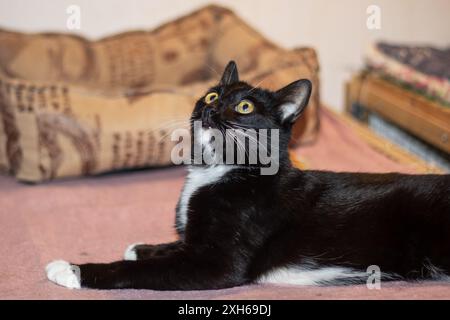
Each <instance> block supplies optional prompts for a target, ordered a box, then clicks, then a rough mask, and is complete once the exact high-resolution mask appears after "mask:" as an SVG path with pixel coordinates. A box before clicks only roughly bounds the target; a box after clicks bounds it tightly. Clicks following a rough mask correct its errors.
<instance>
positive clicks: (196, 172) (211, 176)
mask: <svg viewBox="0 0 450 320" xmlns="http://www.w3.org/2000/svg"><path fill="white" fill-rule="evenodd" d="M233 168H234V166H227V165H216V166H210V167H203V166H202V167H191V168H189V173H188V175H187V177H186V181H185V183H184V187H183V190H182V191H181V197H180V203H179V211H178V215H179V220H180V222H181V224H182V225H183V226H185V225H186V223H187V211H188V207H189V201H190V199H191V197H192V195H193V194H195V192H197V190H198V189H200V188H202V187H204V186H207V185H211V184H214V183H217V182H218V181H220V179H221V178H222V177H223V176H224V175H225V174H227V173H228V172H229V171H231V170H232V169H233Z"/></svg>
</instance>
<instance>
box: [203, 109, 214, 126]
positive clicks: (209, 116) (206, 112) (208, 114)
mask: <svg viewBox="0 0 450 320" xmlns="http://www.w3.org/2000/svg"><path fill="white" fill-rule="evenodd" d="M216 114H217V111H216V110H215V109H213V108H205V109H203V112H202V122H203V126H204V127H205V126H207V127H213V126H214V120H213V117H214V116H215V115H216Z"/></svg>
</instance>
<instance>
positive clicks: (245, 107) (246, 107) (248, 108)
mask: <svg viewBox="0 0 450 320" xmlns="http://www.w3.org/2000/svg"><path fill="white" fill-rule="evenodd" d="M254 109H255V106H254V105H253V103H252V102H251V101H249V100H242V101H241V102H239V104H238V105H237V106H236V107H235V108H234V110H236V111H237V112H239V113H241V114H249V113H251V112H253V110H254Z"/></svg>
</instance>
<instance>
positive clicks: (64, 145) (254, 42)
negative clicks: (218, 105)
mask: <svg viewBox="0 0 450 320" xmlns="http://www.w3.org/2000/svg"><path fill="white" fill-rule="evenodd" d="M231 59H234V60H236V62H237V63H238V66H239V68H240V72H241V77H242V78H243V80H246V81H249V82H250V83H253V84H259V85H260V86H262V87H267V88H271V89H276V88H279V87H281V86H283V85H286V84H287V83H289V82H290V81H294V80H296V79H299V78H308V79H310V80H311V81H312V82H313V86H314V90H313V96H312V99H311V103H310V106H309V107H308V110H307V112H306V113H305V115H304V116H303V117H302V119H301V120H300V121H299V122H298V123H297V124H296V125H295V128H294V138H293V141H292V143H294V144H295V143H298V142H299V141H305V140H311V139H313V138H314V136H315V132H316V129H317V127H318V117H317V113H318V107H319V91H318V86H319V83H318V82H319V78H318V62H317V57H316V54H315V52H314V50H312V49H310V48H300V49H295V50H285V49H282V48H279V47H277V46H275V45H274V44H273V43H271V42H269V41H268V40H266V39H265V38H264V37H262V36H261V35H260V34H259V33H257V32H256V31H255V30H253V29H252V28H250V27H249V26H248V25H246V24H245V23H244V22H243V21H242V20H240V19H239V18H238V17H237V16H235V15H234V14H233V13H232V12H231V11H229V10H227V9H224V8H221V7H217V6H208V7H205V8H203V9H200V10H198V11H196V12H194V13H192V14H190V15H187V16H185V17H182V18H180V19H177V20H175V21H173V22H170V23H168V24H165V25H163V26H161V27H159V28H157V29H155V30H153V31H150V32H147V31H135V32H128V33H122V34H119V35H115V36H112V37H108V38H104V39H101V40H98V41H88V40H86V39H84V38H81V37H77V36H73V35H65V34H49V33H41V34H23V33H17V32H10V31H5V30H0V117H1V118H0V169H3V170H9V171H10V172H11V173H12V174H14V175H15V176H16V177H17V178H18V179H20V180H22V181H30V182H38V181H44V180H48V179H53V178H57V177H66V176H76V175H90V174H96V173H100V172H106V171H112V170H118V169H126V168H136V167H150V166H165V165H170V164H171V161H170V151H171V148H172V146H173V145H174V143H175V142H172V141H171V140H170V130H171V129H174V128H175V127H179V126H187V120H188V118H189V116H190V113H191V110H192V108H193V106H194V103H195V101H196V100H197V99H198V97H199V96H200V95H201V94H203V92H204V91H205V90H206V89H207V88H208V87H209V86H211V85H212V84H214V83H215V82H217V80H218V78H219V74H220V73H221V72H222V70H223V68H224V67H225V65H226V63H227V62H228V61H229V60H231Z"/></svg>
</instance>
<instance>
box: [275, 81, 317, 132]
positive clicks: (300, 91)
mask: <svg viewBox="0 0 450 320" xmlns="http://www.w3.org/2000/svg"><path fill="white" fill-rule="evenodd" d="M311 91H312V84H311V81H309V80H307V79H301V80H297V81H294V82H292V83H291V84H288V85H287V86H286V87H284V88H281V89H280V90H278V91H277V92H276V93H275V95H276V98H277V100H278V108H279V113H280V118H281V122H283V123H294V122H295V120H297V118H298V117H299V116H300V114H301V113H302V112H303V110H304V109H305V107H306V106H307V105H308V101H309V97H310V96H311Z"/></svg>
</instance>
